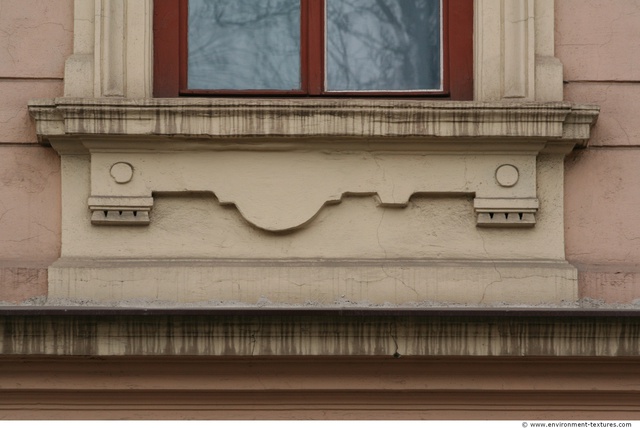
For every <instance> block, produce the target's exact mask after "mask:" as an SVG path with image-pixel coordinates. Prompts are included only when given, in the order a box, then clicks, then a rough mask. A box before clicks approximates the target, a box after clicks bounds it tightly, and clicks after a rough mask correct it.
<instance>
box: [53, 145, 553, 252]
mask: <svg viewBox="0 0 640 428" xmlns="http://www.w3.org/2000/svg"><path fill="white" fill-rule="evenodd" d="M238 155H242V153H238ZM288 156H289V157H291V156H293V157H294V158H295V154H294V153H289V154H288ZM301 156H303V157H304V156H306V155H301ZM363 156H367V155H365V154H363ZM479 158H481V157H478V159H477V161H478V162H482V159H479ZM223 159H226V158H224V157H223ZM561 159H562V155H555V156H553V155H548V156H547V155H545V156H541V158H540V160H539V162H538V163H539V166H538V168H537V169H538V175H539V176H538V177H537V178H538V180H537V182H538V186H539V187H538V197H539V198H540V201H541V209H540V211H539V215H540V220H539V221H538V222H537V224H536V227H535V228H534V229H519V228H516V229H500V230H496V229H482V228H477V227H476V225H475V213H474V210H473V197H472V194H471V192H470V191H469V190H468V189H466V190H465V188H464V183H462V184H461V188H460V196H456V197H452V196H448V197H442V196H435V195H432V196H420V195H414V196H413V197H411V199H410V201H409V203H408V204H407V206H406V207H401V206H399V207H383V206H380V205H379V204H378V201H377V198H375V197H374V196H373V195H370V194H369V195H360V196H349V195H346V196H344V197H343V199H342V202H340V203H337V204H329V205H325V206H324V207H322V206H321V207H320V210H319V213H318V215H317V216H316V217H311V218H310V220H309V222H308V223H307V224H305V225H303V226H302V227H301V228H299V229H297V230H294V231H292V232H289V233H285V234H282V233H272V232H266V231H263V230H260V229H257V228H255V227H253V226H252V225H251V224H250V223H248V222H247V220H245V219H244V218H243V217H242V216H241V215H240V213H239V211H238V210H237V209H236V208H235V207H234V206H233V205H224V206H223V205H221V204H220V203H219V200H218V199H217V198H215V197H214V196H213V194H211V193H203V194H198V195H194V194H182V195H180V194H175V195H174V196H171V195H170V194H158V195H156V196H155V203H154V208H153V209H152V212H151V218H152V221H151V224H150V225H149V226H147V227H138V228H135V227H104V226H102V227H101V226H95V225H92V224H91V223H90V221H89V219H90V211H89V209H88V208H87V205H86V201H87V199H88V197H89V193H88V192H89V183H90V180H89V177H88V176H87V174H88V169H89V163H88V157H84V156H77V157H76V156H65V159H64V160H63V170H64V173H65V183H68V186H70V187H71V186H73V188H69V189H66V192H65V200H64V206H65V218H64V224H63V230H64V233H63V235H64V236H63V242H64V244H63V255H64V256H66V257H107V258H108V257H136V258H138V257H152V258H157V257H169V258H173V257H178V258H181V257H187V258H300V257H302V258H307V257H310V258H314V257H320V258H344V257H347V258H384V259H389V258H478V259H490V258H499V259H521V258H529V257H533V258H542V259H563V244H562V216H561V207H562V200H561V195H562V190H561V188H558V186H556V185H554V183H558V182H559V181H560V182H561V175H562V169H561V165H562V161H561ZM290 160H291V162H294V163H295V159H290ZM229 161H231V158H229ZM491 162H496V160H491ZM499 163H500V162H498V164H499ZM252 165H253V166H252ZM359 165H360V167H361V168H364V169H368V168H369V165H367V162H365V161H364V160H363V159H361V158H359V159H357V160H356V162H351V163H350V164H349V169H350V174H355V170H357V169H358V167H359ZM420 166H421V165H420V163H419V162H418V167H420ZM259 167H260V159H259V157H256V161H255V162H254V163H253V164H249V165H247V167H246V168H247V171H251V170H255V171H259V174H266V172H265V170H261V169H260V168H259ZM494 170H495V166H494V168H493V169H488V175H487V177H485V178H482V177H479V178H478V177H476V178H475V179H476V180H477V181H482V180H485V181H490V180H494V178H493V176H492V173H493V171H494ZM248 173H249V172H248ZM524 173H525V171H524V170H523V174H524ZM67 174H68V175H67ZM141 174H142V173H141ZM167 176H168V177H171V172H170V171H167ZM363 176H365V177H366V176H367V175H366V174H364V175H363ZM343 178H344V177H343ZM387 178H388V177H387ZM467 178H469V177H467ZM141 179H143V178H141ZM296 179H297V180H298V181H300V182H301V183H305V180H307V182H306V186H308V187H309V188H310V189H311V190H314V191H315V189H314V188H315V187H321V186H323V185H327V186H330V185H331V184H332V183H330V180H327V181H328V182H329V183H328V184H327V183H322V182H321V180H319V179H318V177H316V176H314V175H311V176H305V175H298V176H296ZM463 181H464V180H463ZM132 182H133V180H132ZM231 182H232V183H233V180H231ZM259 182H260V181H258V180H257V179H256V181H254V182H253V183H252V182H251V180H249V181H247V180H238V181H237V183H234V184H235V186H238V187H243V186H249V187H251V186H253V187H254V188H255V186H258V185H259V184H257V183H259ZM178 184H179V183H178ZM390 184H393V183H389V182H387V183H386V185H390ZM398 185H399V186H401V185H402V181H401V180H400V181H399V183H398ZM299 187H300V189H304V187H305V186H302V185H301V186H299ZM328 188H329V189H331V187H328ZM350 190H351V189H350V188H347V189H346V191H350ZM356 190H357V189H356ZM411 190H412V189H411V188H409V191H406V192H402V193H406V194H407V195H411V194H412V191H411ZM301 192H302V190H301ZM464 192H468V193H467V194H466V195H464V194H463V193H464ZM454 193H455V192H454ZM276 196H277V195H276ZM263 202H264V201H263ZM298 202H299V203H300V204H301V205H305V204H307V203H308V201H307V200H306V199H305V197H304V195H302V194H301V196H300V198H299V199H298ZM264 203H269V204H271V205H272V209H273V210H276V212H274V215H277V209H278V208H279V209H280V210H281V213H282V214H281V215H282V216H283V217H287V216H288V212H287V209H288V208H287V206H281V205H279V199H278V198H277V197H274V198H273V199H272V200H267V201H266V202H264ZM303 208H304V207H303ZM312 208H313V210H316V209H318V207H317V206H316V205H312ZM543 212H544V214H543ZM523 240H526V242H527V244H526V245H523V244H522V242H523Z"/></svg>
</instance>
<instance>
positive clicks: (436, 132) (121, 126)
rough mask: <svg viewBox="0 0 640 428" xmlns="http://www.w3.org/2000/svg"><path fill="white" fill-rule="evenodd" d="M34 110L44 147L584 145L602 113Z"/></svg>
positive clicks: (584, 109) (116, 106)
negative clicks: (99, 141)
mask: <svg viewBox="0 0 640 428" xmlns="http://www.w3.org/2000/svg"><path fill="white" fill-rule="evenodd" d="M29 110H30V112H31V114H32V116H33V117H34V118H35V119H36V124H37V133H38V136H39V137H40V138H41V140H42V141H47V140H50V139H51V138H55V137H57V136H67V137H69V136H73V135H83V136H92V135H93V136H97V135H109V136H117V135H129V136H132V135H137V136H165V137H169V136H189V137H201V138H225V139H227V138H233V139H238V138H269V137H271V138H274V137H276V138H283V137H284V138H286V137H294V138H314V139H318V138H320V139H321V138H322V137H345V138H348V137H356V138H368V139H374V140H380V139H394V138H412V137H415V138H419V139H421V140H423V141H426V140H434V139H447V138H456V139H483V138H491V139H502V138H506V139H509V140H511V141H515V140H529V141H531V140H537V141H541V140H542V141H550V142H551V141H555V142H556V144H557V143H558V142H561V143H565V145H567V146H569V150H570V148H571V147H573V145H575V144H582V143H584V142H585V141H586V140H587V139H588V137H589V129H590V127H591V125H593V123H594V122H595V120H596V118H597V115H598V112H599V109H598V107H597V106H591V105H574V104H571V103H566V102H551V103H479V102H452V101H425V100H385V99H308V98H306V99H255V98H252V99H237V98H236V99H234V98H207V99H203V98H176V99H136V100H131V99H128V100H125V99H113V98H99V99H80V98H56V99H49V100H35V101H32V102H31V103H30V104H29Z"/></svg>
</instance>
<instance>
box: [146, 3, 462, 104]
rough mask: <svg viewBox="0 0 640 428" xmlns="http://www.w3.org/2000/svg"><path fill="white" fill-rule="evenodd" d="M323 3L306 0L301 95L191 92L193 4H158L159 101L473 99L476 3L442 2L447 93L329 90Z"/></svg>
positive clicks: (155, 25)
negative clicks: (203, 98) (233, 98)
mask: <svg viewBox="0 0 640 428" xmlns="http://www.w3.org/2000/svg"><path fill="white" fill-rule="evenodd" d="M324 4H325V2H324V0H301V27H302V28H303V29H306V31H302V32H301V36H300V37H301V40H300V46H301V75H302V82H301V83H302V84H301V88H302V89H301V90H292V91H282V90H194V89H186V88H187V54H188V51H187V17H188V14H187V12H188V9H187V8H188V0H154V12H153V43H154V61H153V62H154V64H153V66H154V79H153V94H154V96H155V97H178V96H211V95H213V96H242V95H251V96H323V97H342V96H349V97H354V96H356V97H366V96H379V97H380V96H383V97H407V96H408V97H421V98H422V97H426V98H439V99H450V100H472V99H473V0H442V5H443V8H442V11H443V40H442V43H443V90H442V91H428V92H427V91H339V92H337V91H325V90H324V68H325V67H324V55H325V53H324V27H325V25H324Z"/></svg>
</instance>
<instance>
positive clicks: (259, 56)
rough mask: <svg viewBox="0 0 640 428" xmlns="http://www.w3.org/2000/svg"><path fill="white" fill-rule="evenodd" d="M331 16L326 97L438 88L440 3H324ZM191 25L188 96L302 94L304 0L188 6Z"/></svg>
mask: <svg viewBox="0 0 640 428" xmlns="http://www.w3.org/2000/svg"><path fill="white" fill-rule="evenodd" d="M311 1H314V0H311ZM326 14H327V17H326V20H327V23H326V33H327V34H326V45H327V46H326V50H327V53H326V57H325V58H326V77H325V79H326V86H327V88H326V90H329V91H367V90H371V91H376V90H378V91H385V90H409V91H410V90H429V89H435V90H438V89H440V88H441V71H440V69H441V49H440V45H441V41H440V25H441V24H440V22H441V21H440V0H326ZM188 19H189V32H188V40H189V48H188V58H189V59H188V87H189V88H190V89H223V90H224V89H232V90H233V89H237V90H243V89H257V90H260V89H276V90H292V89H300V85H301V76H300V0H189V18H188Z"/></svg>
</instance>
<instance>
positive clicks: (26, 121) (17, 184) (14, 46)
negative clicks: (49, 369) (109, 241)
mask: <svg viewBox="0 0 640 428" xmlns="http://www.w3.org/2000/svg"><path fill="white" fill-rule="evenodd" d="M0 11H1V12H0V99H2V102H0V284H2V286H1V287H0V301H8V302H19V301H23V300H25V299H29V298H33V297H37V296H41V295H43V294H45V293H46V285H47V284H46V280H47V274H46V267H47V266H48V265H49V264H50V263H51V262H52V261H53V260H55V259H56V258H57V257H58V256H59V253H60V160H59V157H58V155H57V154H56V153H55V151H53V150H52V149H49V148H45V147H42V146H40V145H39V144H38V143H37V141H36V133H35V125H34V123H33V121H32V119H31V118H30V117H29V112H28V111H27V102H28V101H29V100H30V99H34V98H42V97H55V96H60V95H62V90H63V75H64V60H65V59H66V57H67V56H68V55H70V53H71V49H72V44H73V40H72V36H73V33H72V29H73V2H72V1H71V0H20V1H18V0H0Z"/></svg>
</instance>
